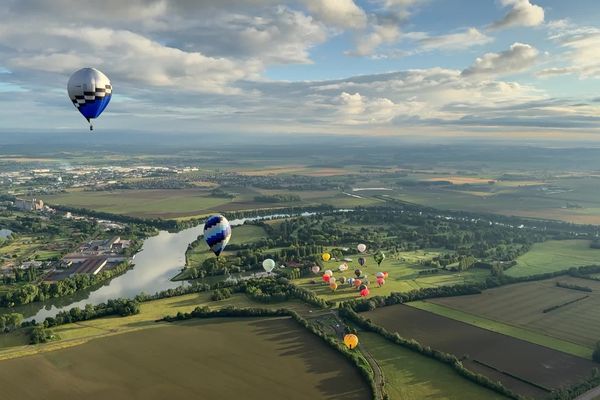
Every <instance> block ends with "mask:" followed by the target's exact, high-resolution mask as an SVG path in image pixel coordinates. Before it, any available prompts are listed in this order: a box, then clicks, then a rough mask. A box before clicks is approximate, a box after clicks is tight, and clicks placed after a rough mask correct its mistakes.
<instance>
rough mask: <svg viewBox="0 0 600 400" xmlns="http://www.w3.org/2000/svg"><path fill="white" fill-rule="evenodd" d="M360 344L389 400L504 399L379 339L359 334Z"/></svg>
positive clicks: (402, 348)
mask: <svg viewBox="0 0 600 400" xmlns="http://www.w3.org/2000/svg"><path fill="white" fill-rule="evenodd" d="M359 335H360V341H361V344H364V345H365V346H366V348H367V349H368V350H369V352H370V353H371V354H372V355H373V357H374V358H375V359H376V360H377V363H378V364H379V366H380V367H381V369H382V370H383V375H384V376H385V381H386V382H385V390H386V391H387V392H388V394H389V395H390V398H391V399H392V400H421V399H438V400H459V399H460V400H480V399H486V400H487V399H489V400H499V399H504V398H505V397H503V396H501V395H499V394H498V393H496V392H493V391H491V390H488V389H486V388H484V387H482V386H479V385H477V384H475V383H473V382H471V381H469V380H467V379H465V378H463V377H462V376H460V375H458V373H456V372H455V371H454V370H453V369H452V368H450V367H449V366H447V365H445V364H442V363H440V362H438V361H435V360H433V359H431V358H428V357H425V356H423V355H421V354H419V353H416V352H414V351H412V350H408V349H406V348H404V347H402V346H398V345H395V344H393V343H390V342H389V341H387V340H385V339H383V338H382V337H381V336H379V335H377V334H374V333H370V332H360V333H359Z"/></svg>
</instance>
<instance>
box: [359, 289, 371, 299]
mask: <svg viewBox="0 0 600 400" xmlns="http://www.w3.org/2000/svg"><path fill="white" fill-rule="evenodd" d="M360 295H361V296H362V297H367V296H368V295H369V289H368V288H364V289H363V290H361V291H360Z"/></svg>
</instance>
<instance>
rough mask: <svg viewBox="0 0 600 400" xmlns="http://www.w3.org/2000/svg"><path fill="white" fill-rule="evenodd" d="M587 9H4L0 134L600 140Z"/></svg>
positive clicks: (554, 0) (370, 3) (223, 1)
mask: <svg viewBox="0 0 600 400" xmlns="http://www.w3.org/2000/svg"><path fill="white" fill-rule="evenodd" d="M598 21H600V2H597V1H593V0H578V1H562V0H546V1H544V0H280V1H277V0H246V1H236V0H213V1H211V0H203V1H192V0H179V1H175V0H131V1H127V2H123V1H117V0H107V1H104V2H98V1H92V0H79V1H75V0H56V1H53V2H47V1H43V0H8V2H7V6H6V7H3V8H2V9H0V103H1V104H0V131H11V130H50V131H53V130H59V131H78V130H80V129H82V128H84V127H85V121H84V120H83V118H81V117H80V116H78V115H77V111H76V110H75V109H74V107H73V106H72V104H71V103H70V102H69V100H68V98H67V96H66V89H65V86H66V82H67V80H68V77H69V75H70V74H71V73H72V72H73V71H75V70H77V69H79V68H82V67H85V66H94V67H96V68H98V69H100V70H101V71H103V72H104V73H105V74H106V75H108V77H109V78H110V79H111V80H112V83H113V87H114V96H113V100H112V103H111V104H110V105H109V107H108V108H107V110H106V112H105V114H104V115H102V116H101V118H100V119H99V120H98V121H97V123H96V125H97V126H98V127H99V129H105V130H115V131H117V130H118V131H126V130H127V129H132V128H134V127H135V129H145V130H148V131H149V132H153V131H156V132H165V131H166V132H174V133H177V132H186V133H190V132H191V133H193V132H204V133H206V132H215V133H218V132H227V133H240V134H252V133H253V132H260V133H273V134H279V133H286V134H294V133H311V134H321V133H331V134H355V135H397V136H402V135H406V134H407V132H410V134H413V135H414V134H422V135H428V136H436V135H440V136H445V137H447V136H467V137H468V136H500V137H506V136H507V135H508V136H509V137H511V136H512V137H515V138H520V137H544V135H547V136H548V137H552V138H562V139H566V140H577V139H579V138H585V139H590V138H591V139H595V138H596V137H597V138H600V136H597V135H598V134H600V128H599V125H598V123H599V122H600V101H599V98H600V57H597V54H600V26H599V23H598Z"/></svg>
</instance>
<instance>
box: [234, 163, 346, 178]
mask: <svg viewBox="0 0 600 400" xmlns="http://www.w3.org/2000/svg"><path fill="white" fill-rule="evenodd" d="M239 173H240V174H241V175H248V176H263V175H280V174H295V175H306V176H337V175H347V174H348V170H346V169H344V168H312V167H307V166H305V165H288V166H285V167H265V168H261V169H256V170H247V171H241V172H239Z"/></svg>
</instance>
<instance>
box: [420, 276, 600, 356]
mask: <svg viewBox="0 0 600 400" xmlns="http://www.w3.org/2000/svg"><path fill="white" fill-rule="evenodd" d="M557 281H559V282H564V283H569V284H573V285H578V286H584V287H588V288H590V289H592V292H589V293H588V292H583V291H578V290H573V289H566V288H561V287H557V286H556V282H557ZM583 296H588V297H587V298H585V299H583V300H581V301H577V302H574V303H572V304H569V305H566V306H563V307H559V308H557V309H555V310H552V311H549V312H546V313H544V312H543V310H545V309H548V308H550V307H553V306H557V305H561V304H564V303H567V302H569V301H572V300H575V299H578V298H581V297H583ZM427 302H428V303H433V304H437V305H441V306H444V307H448V308H450V309H453V310H458V311H462V312H465V313H468V314H472V315H475V316H480V317H483V318H487V319H489V320H493V321H499V322H501V323H505V324H509V325H512V326H516V327H520V328H524V329H527V330H529V331H532V332H536V333H539V334H543V335H546V336H550V337H554V338H558V339H561V340H563V341H566V342H570V343H574V344H577V345H579V346H582V347H586V348H588V352H587V353H588V357H589V355H590V354H591V351H592V349H593V347H594V346H595V344H596V342H597V341H598V338H600V282H598V281H592V280H588V279H578V278H572V277H566V276H561V277H557V278H553V279H548V280H545V281H537V282H526V283H519V284H515V285H509V286H503V287H499V288H494V289H489V290H486V291H484V292H483V293H482V294H479V295H470V296H459V297H453V298H449V297H448V298H438V299H430V300H427Z"/></svg>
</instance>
